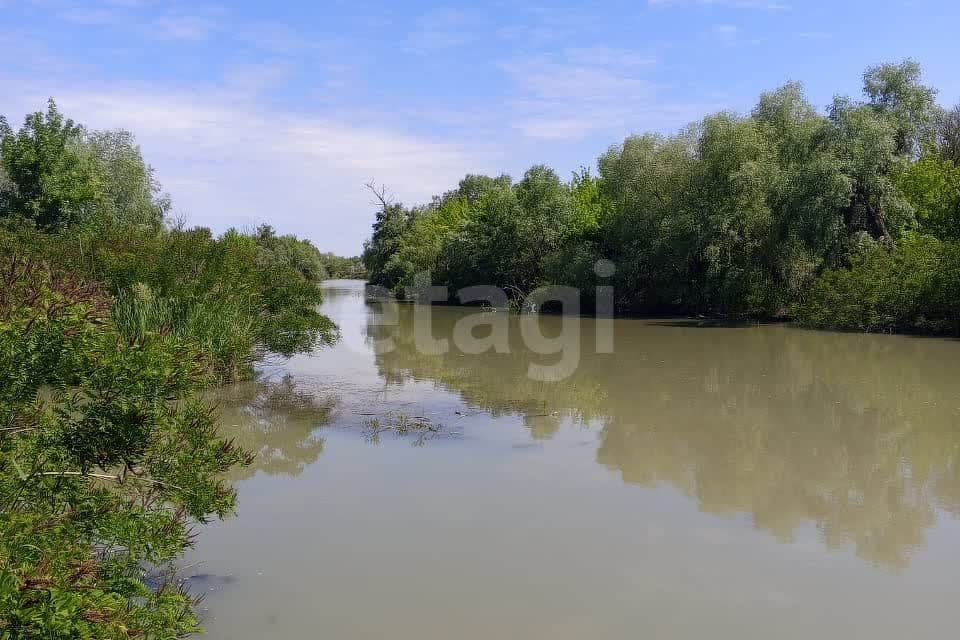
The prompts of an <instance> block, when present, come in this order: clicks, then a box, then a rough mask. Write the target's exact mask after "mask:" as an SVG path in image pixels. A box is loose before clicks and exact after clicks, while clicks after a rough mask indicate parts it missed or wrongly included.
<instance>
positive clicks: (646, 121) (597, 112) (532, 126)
mask: <svg viewBox="0 0 960 640" xmlns="http://www.w3.org/2000/svg"><path fill="white" fill-rule="evenodd" d="M656 63H657V62H656V59H655V58H654V57H653V56H650V55H648V54H646V53H644V52H642V51H634V50H626V49H612V48H609V47H605V46H599V47H590V48H574V49H567V50H565V51H563V52H562V53H561V54H559V55H554V56H546V55H544V56H534V57H529V56H524V57H517V58H514V59H512V60H509V61H506V62H504V63H502V65H501V66H502V68H503V70H504V71H505V72H506V73H507V74H508V75H509V77H510V78H511V79H512V80H513V82H514V84H515V86H516V88H517V90H518V93H517V94H516V96H517V97H516V98H515V99H514V100H512V101H511V103H510V106H511V108H512V112H511V118H512V126H513V127H514V128H515V129H517V130H519V131H520V133H521V134H522V135H524V136H525V137H528V138H532V139H538V140H577V139H580V138H583V137H585V136H587V135H589V134H591V133H595V132H600V131H604V132H607V133H609V134H610V135H621V134H623V133H625V132H626V131H630V130H634V129H660V128H663V127H664V126H675V125H677V124H680V123H682V122H685V121H687V120H688V119H689V118H691V117H693V116H694V115H695V114H696V111H697V109H698V108H699V107H697V106H694V105H684V104H678V103H674V102H672V101H670V100H669V99H666V98H665V97H664V96H663V95H662V92H661V88H660V87H659V86H658V85H657V84H656V83H654V82H652V81H651V80H649V79H648V78H647V77H646V75H647V72H648V71H649V70H650V69H651V68H652V67H655V66H656Z"/></svg>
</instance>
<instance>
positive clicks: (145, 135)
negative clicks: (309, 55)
mask: <svg viewBox="0 0 960 640" xmlns="http://www.w3.org/2000/svg"><path fill="white" fill-rule="evenodd" d="M246 71H250V70H246ZM253 71H254V75H256V74H257V73H259V72H264V73H266V75H267V76H269V75H270V73H272V71H271V70H270V69H266V70H263V69H260V70H253ZM236 73H237V75H238V77H242V76H243V73H244V70H237V71H236ZM0 82H2V83H3V86H5V87H7V88H8V89H10V91H9V92H5V95H4V96H0V113H8V114H17V113H21V114H22V113H26V112H27V111H32V110H36V109H38V108H41V107H42V105H43V104H44V102H45V100H46V97H47V91H48V90H49V87H50V86H52V85H51V83H50V82H41V81H37V80H36V79H24V78H11V77H2V76H0ZM56 97H57V100H58V103H59V104H60V106H61V107H62V108H63V110H64V111H65V112H66V113H68V114H69V115H70V116H71V117H73V118H75V119H76V120H77V121H79V122H83V123H85V124H87V125H88V126H90V127H92V128H116V127H122V128H125V129H129V130H130V131H133V132H134V133H135V134H136V135H137V139H138V141H139V142H140V144H141V146H142V148H143V151H144V155H145V156H146V157H147V158H148V159H149V161H150V162H151V164H153V165H154V166H155V167H156V169H157V173H158V177H159V178H160V180H161V182H162V183H163V185H164V186H165V187H166V188H167V189H168V190H169V191H170V192H171V194H172V196H173V198H174V203H175V205H176V207H177V212H178V213H180V214H183V215H184V216H185V217H186V219H187V220H188V222H189V221H197V222H202V223H203V224H208V225H211V226H213V227H214V228H215V229H218V230H223V229H224V228H225V227H227V226H228V225H240V226H246V227H252V226H254V225H255V224H257V223H259V222H263V221H267V220H269V221H271V222H272V223H274V224H276V226H278V227H280V228H283V229H285V230H289V231H291V232H295V233H298V234H300V235H303V236H306V237H309V238H311V239H312V240H313V241H314V242H315V243H316V244H317V245H318V246H320V247H323V248H329V249H333V250H337V251H342V252H345V253H352V252H356V251H358V250H359V246H356V245H355V244H353V243H357V239H358V238H363V237H364V236H366V235H367V234H368V231H369V225H370V222H371V218H372V209H371V208H370V207H369V203H368V197H367V194H366V193H365V191H364V189H363V183H364V182H365V181H367V180H369V179H371V178H376V179H377V180H378V181H384V182H385V183H387V185H388V186H389V187H390V189H391V190H392V191H393V192H394V193H395V194H396V196H397V197H398V198H400V199H402V200H404V201H407V202H423V201H427V200H429V198H430V196H431V195H433V194H434V193H441V192H442V191H444V190H445V189H447V188H449V185H450V184H455V183H456V181H457V180H458V179H459V178H460V177H462V176H463V174H465V173H467V172H493V171H495V170H496V169H497V168H498V166H499V165H500V164H501V162H502V159H496V158H495V157H494V155H493V154H494V152H493V151H492V150H491V149H489V148H484V147H483V146H482V145H480V146H478V145H475V144H473V145H469V148H468V146H467V145H466V144H460V143H457V142H456V141H452V140H450V139H445V140H440V139H432V138H429V137H425V136H418V135H412V134H410V133H405V132H403V131H401V130H398V129H391V128H387V127H383V126H377V125H376V124H370V125H361V124H357V123H356V122H354V121H350V120H346V119H334V118H331V117H324V116H323V115H320V114H314V115H305V114H301V113H295V112H290V111H285V110H282V109H277V108H271V107H267V106H264V105H262V104H260V103H259V102H258V101H257V99H256V96H253V95H249V94H247V93H245V92H243V91H236V90H235V89H234V87H232V86H230V85H220V86H212V87H207V88H194V89H193V90H191V91H189V92H184V91H178V90H175V89H172V88H169V87H168V88H162V87H154V86H150V87H146V86H122V85H116V86H98V87H96V88H92V87H90V86H83V85H75V86H68V85H66V84H63V83H59V84H58V86H57V96H56ZM334 225H335V226H336V228H337V230H338V231H337V234H336V235H337V238H332V237H326V236H325V230H327V229H330V228H332V227H333V226H334Z"/></svg>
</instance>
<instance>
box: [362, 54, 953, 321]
mask: <svg viewBox="0 0 960 640" xmlns="http://www.w3.org/2000/svg"><path fill="white" fill-rule="evenodd" d="M936 95H937V93H936V90H935V89H933V88H931V87H929V86H926V85H925V84H923V80H922V75H921V69H920V67H919V65H918V64H917V63H915V62H914V61H911V60H907V61H904V62H902V63H898V64H883V65H879V66H875V67H871V68H869V69H868V70H867V71H866V72H865V73H864V75H863V95H862V96H861V97H860V98H859V99H853V98H849V97H844V96H838V97H836V98H834V100H833V102H832V103H831V104H830V105H829V106H828V107H827V109H826V111H825V112H820V111H819V110H818V109H817V108H815V107H814V106H813V105H812V104H811V103H810V102H809V100H807V98H806V97H805V96H804V93H803V90H802V86H801V85H800V84H798V83H794V82H791V83H788V84H786V85H784V86H782V87H780V88H779V89H776V90H775V91H771V92H768V93H764V94H762V95H761V96H760V99H759V101H758V102H757V105H756V106H755V107H754V108H753V110H752V111H751V113H750V114H749V115H739V114H736V113H731V112H721V113H716V114H713V115H709V116H706V117H705V118H703V119H702V120H700V121H698V122H695V123H692V124H690V125H689V126H687V127H686V128H684V129H682V130H681V131H679V132H678V133H675V134H673V135H660V134H643V135H634V136H630V137H628V138H627V139H626V140H624V141H623V142H622V143H620V144H617V145H614V146H612V147H610V148H609V149H608V150H607V151H606V152H605V153H604V154H602V155H601V156H600V157H599V159H598V161H597V164H596V169H595V170H591V169H586V168H584V169H582V170H580V171H578V172H576V173H575V174H574V175H573V176H572V178H571V179H570V180H568V181H564V180H562V179H561V178H560V177H559V176H558V175H557V174H556V172H555V171H553V170H552V169H550V168H549V167H546V166H543V165H536V166H534V167H531V168H530V169H529V170H527V172H526V173H525V174H524V176H523V178H522V179H521V180H519V181H518V182H514V181H513V180H512V179H511V178H510V177H509V176H506V175H501V176H498V177H490V176H480V175H468V176H466V177H465V178H464V179H463V180H461V181H460V183H459V185H458V186H457V187H456V188H455V189H453V190H451V191H448V192H446V193H444V194H442V195H440V196H436V197H434V198H433V199H432V201H431V202H430V203H429V204H426V205H421V206H413V207H404V206H403V205H402V204H400V203H396V202H393V201H391V200H390V199H389V198H388V197H386V194H385V192H384V191H383V190H377V194H378V196H379V198H380V204H381V205H382V206H380V209H379V211H378V212H377V216H376V221H375V222H374V224H373V230H372V237H371V238H370V240H369V241H368V242H367V243H366V245H365V248H364V254H363V261H364V264H365V266H366V268H367V270H368V273H369V280H370V282H371V284H376V285H380V286H384V287H387V288H389V289H391V290H392V291H393V292H394V293H396V294H397V295H398V296H400V297H403V296H404V295H405V292H406V291H407V290H408V288H410V287H413V286H414V285H415V280H416V276H417V274H419V273H422V272H426V271H429V272H430V274H431V279H432V282H433V283H434V284H441V285H448V286H449V287H450V289H451V291H456V290H457V289H459V288H460V287H464V286H469V285H475V284H489V285H495V286H498V287H502V288H505V289H507V290H509V291H513V292H518V294H517V295H523V294H524V293H526V292H529V291H531V290H533V289H535V288H537V287H540V286H543V285H546V284H556V285H567V286H572V287H576V288H578V289H580V290H581V292H582V300H583V302H584V303H585V304H586V305H587V306H588V307H589V305H590V304H591V302H592V299H591V292H592V291H594V287H595V286H597V285H598V284H604V285H611V284H612V285H613V286H614V287H615V291H616V305H617V310H618V312H619V313H623V314H706V315H714V316H753V317H762V318H795V319H797V320H799V321H800V322H801V323H803V324H805V325H808V326H815V327H822V328H838V329H854V330H866V331H916V332H932V333H957V332H958V331H960V107H955V108H953V109H952V110H946V109H944V108H942V107H941V106H939V105H938V104H937V101H936ZM600 259H605V260H610V261H612V262H613V264H614V265H615V267H616V272H615V274H614V275H613V276H612V277H601V275H602V276H608V275H609V274H606V273H602V274H601V275H598V274H597V273H596V271H595V269H594V267H595V264H596V263H597V261H598V260H600ZM451 302H455V300H454V299H451Z"/></svg>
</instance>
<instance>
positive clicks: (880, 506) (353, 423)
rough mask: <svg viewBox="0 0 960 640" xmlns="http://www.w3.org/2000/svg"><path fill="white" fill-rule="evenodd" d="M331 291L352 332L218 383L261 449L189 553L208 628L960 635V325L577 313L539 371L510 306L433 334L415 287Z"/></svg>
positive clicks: (447, 324)
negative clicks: (505, 343)
mask: <svg viewBox="0 0 960 640" xmlns="http://www.w3.org/2000/svg"><path fill="white" fill-rule="evenodd" d="M326 296H327V297H326V301H325V303H324V311H325V312H326V313H328V314H329V315H330V316H331V317H332V318H333V319H334V320H335V321H336V322H337V323H338V324H339V325H340V327H341V329H342V331H343V334H344V339H343V341H342V342H341V344H340V345H338V346H337V347H335V348H332V349H326V350H323V351H320V352H318V353H316V354H314V355H312V356H309V357H307V356H304V357H298V358H295V359H294V360H292V361H290V362H287V363H275V364H272V365H268V366H266V367H265V368H264V371H263V375H262V377H261V379H260V380H259V381H257V382H255V383H248V384H243V385H237V386H234V387H229V388H226V389H223V390H221V391H220V392H219V393H218V398H217V399H218V400H219V402H220V403H221V406H222V409H223V415H224V422H225V429H226V430H227V431H228V433H230V434H231V435H235V436H236V437H237V438H238V440H239V441H240V442H241V443H242V444H243V445H244V446H246V447H247V448H248V449H251V450H253V451H256V452H258V454H259V455H258V458H257V460H256V462H255V463H254V465H253V466H251V467H250V468H247V469H244V470H242V471H240V472H239V473H237V474H236V478H235V479H236V480H237V484H238V488H239V495H240V499H239V514H238V516H237V517H236V518H234V519H231V520H229V521H227V522H224V523H218V524H215V525H212V526H210V527H206V528H205V529H204V530H203V531H202V533H201V535H200V538H199V544H198V547H197V549H196V551H195V553H194V554H193V555H192V557H191V558H190V559H189V562H191V563H193V562H199V563H200V564H198V565H196V566H193V567H192V568H191V569H190V570H189V572H190V573H194V574H196V576H197V577H196V578H195V579H194V580H193V584H194V587H195V588H196V589H197V590H198V591H204V592H206V593H207V598H206V600H205V602H204V605H203V606H204V607H206V609H207V611H206V614H205V615H206V620H205V626H206V627H207V629H208V637H211V638H235V639H247V638H249V639H254V638H256V639H261V638H331V639H353V638H391V639H393V640H408V639H409V640H414V639H416V640H424V639H427V640H429V639H437V640H441V639H442V640H447V639H449V638H462V639H467V640H472V639H477V640H480V639H483V640H489V639H490V638H524V639H534V640H535V639H541V638H542V639H544V640H548V639H549V640H561V639H567V638H569V639H581V638H585V637H592V638H636V637H650V638H681V639H685V638H691V639H692V638H698V639H699V638H714V639H728V638H729V639H731V640H733V639H737V640H742V639H745V638H748V639H750V638H757V639H768V638H798V639H799V638H805V639H807V638H812V637H816V638H875V639H885V638H890V639H894V638H896V639H901V638H904V637H927V638H939V637H953V635H954V634H955V632H956V622H957V615H956V608H957V602H958V601H960V581H958V580H957V576H958V575H960V519H958V514H960V391H958V384H957V383H958V381H960V342H958V341H950V340H937V339H922V338H910V337H894V336H865V335H852V334H833V333H824V332H810V331H803V330H800V329H796V328H792V327H787V326H748V327H714V326H709V325H707V326H701V325H699V324H697V323H691V322H687V321H677V322H674V321H648V320H617V321H615V326H614V340H615V352H614V353H613V354H597V353H595V352H592V345H594V344H595V338H596V336H595V333H596V323H595V322H593V321H591V320H586V319H585V320H582V321H581V326H580V329H581V331H580V332H579V333H578V334H576V335H575V336H574V337H572V338H568V339H570V340H576V341H578V343H579V344H578V345H576V346H577V347H578V349H579V351H580V357H579V362H580V364H579V366H578V367H577V368H576V370H575V371H574V373H573V374H572V375H571V376H569V377H567V378H566V379H564V380H561V381H559V382H541V381H536V380H533V379H530V378H529V377H528V376H527V370H528V367H529V365H530V364H531V363H544V362H549V361H550V357H549V356H546V357H544V356H539V355H536V354H534V353H531V352H530V351H529V350H528V349H525V348H524V345H523V341H522V339H521V337H520V332H519V330H518V326H517V325H518V322H519V320H518V319H517V318H508V319H507V322H508V324H509V327H510V329H511V331H510V350H509V353H485V354H479V355H477V354H466V353H463V352H461V351H459V350H458V349H456V348H453V349H452V350H451V351H450V352H449V353H446V354H440V355H426V354H423V353H421V352H420V351H419V350H418V349H417V348H416V346H415V340H414V332H413V322H414V315H415V310H414V309H413V307H401V308H400V311H399V318H398V322H397V324H395V325H393V326H383V325H381V324H380V322H381V320H383V318H382V317H381V316H380V310H379V308H378V307H376V306H370V305H367V304H365V302H364V297H363V290H362V285H361V284H360V283H357V282H351V281H333V282H330V283H328V285H327V292H326ZM467 313H470V311H469V310H465V309H456V308H440V307H438V308H434V309H432V310H431V311H430V314H431V320H432V331H433V335H434V336H436V337H438V338H442V337H451V336H452V335H453V333H454V326H455V324H456V323H457V321H459V320H460V319H461V318H463V317H464V315H465V314H467ZM538 322H540V323H542V325H543V326H544V331H545V333H547V334H550V335H560V331H561V330H562V328H561V326H560V322H561V320H560V319H559V318H549V317H548V318H541V319H539V320H538ZM384 338H390V339H391V341H392V344H393V345H394V348H393V349H392V350H389V351H385V352H381V353H377V352H375V349H374V347H373V345H374V344H375V341H381V340H383V339H384ZM570 346H571V347H572V346H574V345H570ZM371 420H377V421H378V422H379V424H380V426H381V428H382V427H389V426H396V425H398V424H400V423H405V424H410V425H413V424H420V425H421V426H423V425H430V426H431V428H430V429H429V430H422V429H421V431H420V432H419V433H409V434H407V435H405V436H398V435H397V434H396V433H395V432H394V431H383V432H381V433H379V434H378V435H377V434H375V433H374V430H373V429H372V428H371V424H372V423H371ZM434 429H436V430H437V431H436V432H435V431H434ZM414 431H416V430H414Z"/></svg>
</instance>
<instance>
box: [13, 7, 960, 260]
mask: <svg viewBox="0 0 960 640" xmlns="http://www.w3.org/2000/svg"><path fill="white" fill-rule="evenodd" d="M958 23H960V3H957V2H955V0H954V1H948V0H940V1H932V0H931V1H924V0H911V1H894V2H880V1H878V0H873V1H862V0H852V1H848V2H841V1H839V0H830V1H828V0H633V1H632V2H627V1H623V2H620V1H615V2H582V3H581V2H561V1H557V2H550V1H549V0H547V1H545V2H534V3H524V2H520V1H518V0H514V1H511V2H506V1H500V2H491V3H477V2H471V3H463V4H455V3H454V4H451V3H446V2H444V3H432V2H395V1H394V2H387V1H383V2H368V1H367V0H352V1H348V2H338V1H323V0H320V1H313V2H306V1H303V2H294V1H282V0H273V1H272V2H264V1H263V0H240V1H234V2H206V1H204V0H193V1H189V2H188V1H177V0H174V1H169V2H162V1H160V0H74V1H71V2H68V1H65V0H0V114H3V115H5V116H6V117H7V118H8V119H9V120H10V122H11V123H12V124H17V123H19V122H21V121H22V118H23V116H24V114H26V113H27V112H30V111H36V110H41V109H43V108H44V106H45V102H46V99H47V98H48V97H51V96H52V97H54V98H55V99H56V100H57V102H58V104H59V105H60V107H61V109H62V110H63V111H64V112H65V113H66V114H67V115H68V116H70V117H72V118H74V119H75V120H77V121H78V122H81V123H83V124H85V125H87V126H88V127H90V128H94V129H114V128H123V129H127V130H129V131H131V132H133V133H134V134H135V135H136V137H137V140H138V142H139V143H140V145H141V148H142V150H143V153H144V156H145V157H146V159H147V161H148V162H149V163H150V164H151V165H152V166H153V167H154V168H155V170H156V173H157V177H158V178H159V180H160V182H161V183H162V184H163V187H164V189H165V190H166V191H167V192H169V194H170V195H171V197H172V198H173V203H174V213H175V214H176V215H177V216H178V217H180V218H182V219H184V220H185V221H186V222H188V223H189V224H191V225H204V226H210V227H212V228H213V229H214V230H215V231H218V232H219V231H223V230H225V229H227V228H229V227H237V228H240V229H253V228H254V227H255V226H256V225H257V224H259V223H262V222H267V223H270V224H272V225H273V226H274V227H275V228H276V229H277V230H278V231H279V232H282V233H295V234H297V235H299V236H302V237H306V238H309V239H310V240H311V241H312V242H313V243H314V244H315V245H316V246H317V247H319V248H320V249H321V250H324V251H334V252H337V253H339V254H342V255H356V254H358V253H360V251H361V249H362V244H363V241H364V240H365V239H366V238H367V237H368V236H369V233H370V224H371V222H372V221H373V218H374V215H375V212H376V207H375V206H374V204H373V201H372V198H371V195H370V193H369V192H367V190H366V189H365V187H364V184H365V183H367V182H369V181H371V180H373V181H375V182H376V183H377V184H383V185H385V186H386V187H387V189H388V191H389V193H390V194H392V196H393V197H394V198H395V199H396V200H398V201H401V202H403V203H405V204H416V203H423V202H428V201H429V200H430V197H431V196H432V195H434V194H439V193H442V192H444V191H446V190H448V189H450V188H453V187H455V186H456V183H457V182H458V180H459V179H460V178H461V177H462V176H463V175H464V174H466V173H486V174H493V175H498V174H500V173H509V174H511V175H513V176H514V177H519V176H522V174H523V172H524V170H525V169H526V168H527V167H529V166H530V165H532V164H537V163H544V164H547V165H550V166H552V167H553V168H555V169H556V170H557V171H558V173H560V175H561V176H569V175H570V173H571V172H572V171H575V170H577V169H579V168H580V167H582V166H586V167H595V165H596V159H597V157H598V156H599V155H600V154H601V153H603V152H604V151H605V150H606V149H607V148H608V147H609V146H610V145H612V144H616V143H618V142H620V141H622V140H623V138H624V137H625V136H627V135H630V134H635V133H643V132H648V131H655V132H662V133H669V132H673V131H676V130H677V129H679V128H681V127H683V126H685V125H686V124H688V123H689V122H691V121H694V120H697V119H699V118H701V117H702V116H703V115H705V114H707V113H711V112H716V111H720V110H733V111H737V112H740V113H749V111H750V109H751V108H752V106H753V105H754V104H755V103H756V100H757V98H758V96H759V95H760V93H761V92H763V91H767V90H772V89H775V88H776V87H778V86H780V85H782V84H783V83H784V82H787V81H789V80H795V81H800V82H802V83H803V84H804V87H805V89H806V92H807V95H808V97H809V98H810V100H811V101H812V102H813V103H814V104H815V105H817V106H818V107H826V105H827V104H829V102H830V101H831V100H832V97H833V96H834V95H835V94H846V95H851V96H857V95H858V94H859V92H860V86H861V76H862V73H863V71H864V70H865V69H866V68H867V67H868V66H870V65H872V64H878V63H881V62H889V61H899V60H902V59H904V58H907V57H911V58H913V59H915V60H917V61H918V62H920V64H921V65H922V66H923V69H924V72H925V80H926V82H927V83H928V84H931V85H933V86H935V87H937V88H938V89H939V90H940V95H939V100H940V102H941V103H942V104H944V105H952V104H955V103H957V102H960V74H957V73H956V61H957V60H960V41H958V40H957V38H956V33H955V25H956V24H958Z"/></svg>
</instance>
